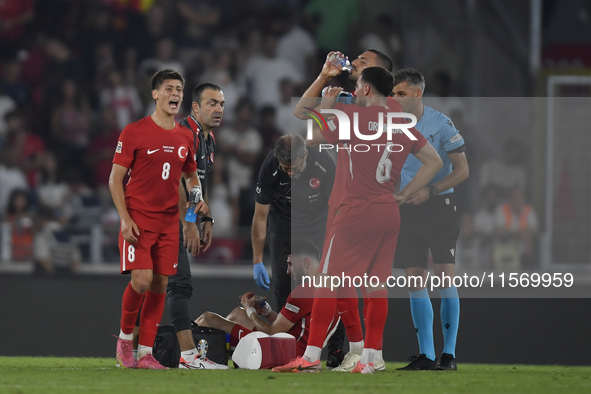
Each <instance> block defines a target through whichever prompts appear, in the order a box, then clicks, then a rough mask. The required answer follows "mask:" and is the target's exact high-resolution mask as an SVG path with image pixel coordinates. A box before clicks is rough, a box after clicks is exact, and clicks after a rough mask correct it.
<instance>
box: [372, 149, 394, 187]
mask: <svg viewBox="0 0 591 394" xmlns="http://www.w3.org/2000/svg"><path fill="white" fill-rule="evenodd" d="M392 145H394V144H393V143H392V142H390V141H389V142H388V143H387V144H386V146H385V147H384V153H383V154H382V158H381V159H380V161H379V163H378V168H376V180H377V181H378V182H380V183H385V182H388V181H389V180H390V171H392V162H391V161H390V159H389V158H388V156H390V153H391V152H390V150H389V149H388V148H389V147H390V146H392Z"/></svg>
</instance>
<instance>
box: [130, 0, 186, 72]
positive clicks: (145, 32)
mask: <svg viewBox="0 0 591 394" xmlns="http://www.w3.org/2000/svg"><path fill="white" fill-rule="evenodd" d="M173 12H174V9H172V7H164V6H163V5H162V2H160V3H159V4H155V5H154V6H153V7H152V8H150V10H149V11H148V13H147V14H146V17H145V19H144V20H140V21H138V22H139V23H138V24H137V25H133V26H130V31H129V33H130V36H129V43H130V44H131V45H132V46H133V47H134V48H137V50H138V58H139V60H140V61H142V60H144V59H147V58H149V57H150V56H153V54H154V47H155V46H156V42H157V41H158V40H160V39H162V38H164V37H167V36H170V35H171V34H174V27H175V26H174V23H175V22H178V21H177V20H176V18H174V17H173Z"/></svg>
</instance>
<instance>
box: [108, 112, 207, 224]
mask: <svg viewBox="0 0 591 394" xmlns="http://www.w3.org/2000/svg"><path fill="white" fill-rule="evenodd" d="M194 157H195V152H194V151H193V135H192V132H191V130H189V129H187V128H186V127H183V126H181V125H179V124H178V123H175V127H174V129H172V130H165V129H163V128H161V127H159V126H158V125H157V124H156V123H154V121H153V120H152V118H151V117H150V116H147V117H145V118H143V119H140V120H139V121H137V122H134V123H130V124H129V125H127V126H126V127H125V129H123V131H122V132H121V136H120V137H119V142H118V143H117V149H116V151H115V157H114V158H113V163H115V164H119V165H121V166H123V167H126V168H129V181H128V182H127V185H126V186H125V205H126V206H127V210H128V211H129V215H130V216H131V218H132V219H133V220H134V221H135V222H136V224H137V225H138V227H139V228H141V229H144V230H148V231H153V232H158V233H175V232H178V231H179V224H178V220H179V209H178V202H179V191H178V190H179V182H180V178H181V174H182V173H183V172H187V173H191V172H195V171H196V170H197V167H196V165H195V158H194Z"/></svg>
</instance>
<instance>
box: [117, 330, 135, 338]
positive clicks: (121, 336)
mask: <svg viewBox="0 0 591 394" xmlns="http://www.w3.org/2000/svg"><path fill="white" fill-rule="evenodd" d="M119 338H121V339H125V340H126V341H131V340H132V339H133V332H132V333H131V334H125V333H124V332H123V330H119Z"/></svg>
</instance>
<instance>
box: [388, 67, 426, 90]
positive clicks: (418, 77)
mask: <svg viewBox="0 0 591 394" xmlns="http://www.w3.org/2000/svg"><path fill="white" fill-rule="evenodd" d="M402 82H406V83H408V85H409V86H416V87H418V88H419V89H421V90H422V91H423V92H424V91H425V76H424V75H423V73H422V72H420V71H419V70H417V69H416V68H413V67H407V68H403V69H402V70H398V71H396V73H395V74H394V86H396V85H398V84H401V83H402Z"/></svg>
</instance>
